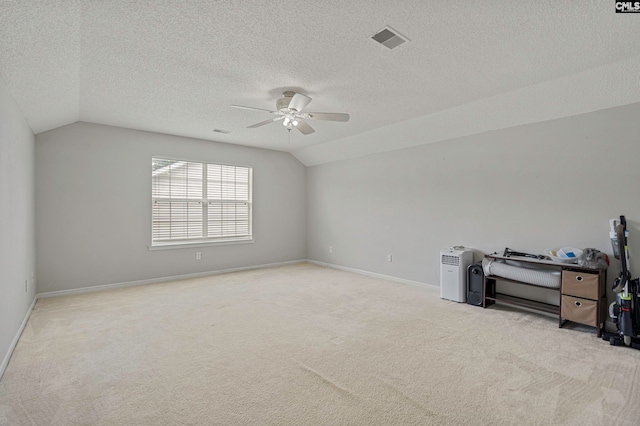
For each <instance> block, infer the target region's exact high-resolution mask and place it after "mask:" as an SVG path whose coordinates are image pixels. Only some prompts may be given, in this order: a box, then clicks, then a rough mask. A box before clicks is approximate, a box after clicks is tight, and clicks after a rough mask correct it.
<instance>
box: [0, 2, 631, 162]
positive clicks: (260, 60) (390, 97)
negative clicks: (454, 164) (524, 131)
mask: <svg viewBox="0 0 640 426" xmlns="http://www.w3.org/2000/svg"><path fill="white" fill-rule="evenodd" d="M386 25H389V26H391V27H392V28H394V29H396V30H397V31H399V32H401V33H402V34H403V35H405V36H407V37H408V38H409V39H410V40H411V41H410V42H409V43H405V44H403V45H401V46H400V47H398V48H396V49H394V50H389V49H387V48H386V47H383V46H381V45H379V44H377V43H376V42H374V41H373V40H371V39H370V36H371V35H372V34H374V33H375V32H377V31H378V30H379V29H381V28H383V27H384V26H386ZM637 40H640V15H637V14H616V13H615V12H614V4H613V2H610V1H584V0H582V1H573V0H563V1H559V0H554V1H550V0H539V1H535V2H513V1H510V0H503V1H475V0H468V1H459V2H450V1H439V0H432V1H428V2H426V1H424V0H420V1H415V0H388V1H384V2H382V1H371V0H368V1H329V0H315V1H313V2H301V1H296V2H293V1H278V2H274V1H255V0H252V1H244V0H243V1H210V0H208V1H189V2H175V1H169V0H167V1H159V0H157V1H133V0H131V1H117V0H113V1H96V0H94V1H88V0H87V1H70V0H69V1H64V0H59V1H37V0H34V1H7V0H5V1H2V2H0V73H1V75H2V77H3V79H4V80H5V82H6V83H7V86H8V87H9V90H10V91H11V93H12V94H13V96H14V98H15V99H16V101H17V103H18V104H19V105H20V107H21V108H22V110H23V112H24V114H25V116H26V118H27V121H28V122H29V124H30V125H31V127H32V129H33V131H34V132H35V133H36V134H37V133H40V132H43V131H47V130H50V129H53V128H56V127H59V126H62V125H66V124H69V123H73V122H76V121H79V120H80V121H87V122H93V123H100V124H107V125H114V126H121V127H128V128H133V129H140V130H147V131H154V132H161V133H167V134H174V135H181V136H189V137H195V138H200V139H207V140H216V141H221V142H229V143H236V144H242V145H248V146H256V147H262V148H268V149H276V150H283V151H290V152H293V153H294V154H296V155H297V156H298V157H299V158H301V160H302V161H303V162H304V163H305V164H318V163H321V162H326V161H334V160H336V159H340V156H337V157H336V156H335V155H334V156H333V157H332V156H331V155H328V154H327V152H328V151H332V152H336V150H338V151H339V150H340V146H341V145H340V143H341V141H343V142H344V143H343V146H346V145H350V146H351V148H350V153H349V155H346V156H347V157H348V156H357V155H358V152H361V153H363V154H364V153H368V152H370V150H369V151H367V148H366V147H364V146H363V144H364V143H363V142H362V140H363V136H362V135H365V137H366V139H371V140H373V142H372V143H373V144H376V145H384V146H377V147H376V148H375V150H376V151H381V150H389V149H394V147H401V146H402V143H403V142H402V141H398V140H395V138H394V137H393V135H394V134H397V133H396V132H395V130H397V129H400V133H401V127H400V128H399V127H398V126H402V125H398V124H397V123H400V122H407V123H414V124H415V123H419V124H420V125H421V131H422V132H424V134H425V135H426V136H428V135H429V133H430V132H429V129H430V127H429V126H434V131H437V132H440V133H441V135H440V133H438V134H439V135H440V136H438V137H439V138H440V139H446V138H447V137H448V136H447V135H449V136H451V135H453V136H455V134H456V132H455V131H454V130H455V128H456V127H457V125H456V122H455V119H453V118H452V117H454V115H453V114H457V113H458V111H460V112H464V114H465V116H459V117H458V120H464V121H465V127H468V128H469V129H475V130H469V131H483V130H487V129H486V128H483V127H482V123H483V122H484V121H486V116H485V115H482V114H479V112H482V111H485V112H486V109H487V108H497V106H496V105H499V104H503V103H504V102H503V101H501V99H502V98H500V96H503V97H505V99H510V98H511V97H513V95H514V94H518V93H522V95H523V96H525V95H526V94H527V93H528V94H529V97H528V98H527V101H526V103H527V106H526V108H521V109H518V110H517V111H518V116H517V117H516V116H515V114H510V115H512V116H513V117H510V118H509V120H510V121H509V120H507V121H504V122H500V120H498V121H497V122H496V123H492V126H493V127H500V126H507V125H509V123H524V122H533V121H536V120H539V119H549V118H554V117H556V116H566V115H571V114H575V113H580V112H583V111H582V110H581V108H583V105H584V103H585V102H588V103H589V110H597V109H601V108H605V107H610V106H615V105H611V103H612V102H611V99H609V98H608V96H607V91H606V90H600V91H597V92H598V97H597V98H595V97H593V96H592V98H590V99H589V100H585V99H582V98H581V97H579V96H578V97H577V98H576V99H573V97H572V96H568V98H570V99H566V100H563V99H560V100H556V99H552V98H553V94H554V93H557V90H556V89H554V87H556V86H555V85H554V84H551V83H550V82H561V81H565V82H566V84H564V85H563V86H562V87H572V86H571V81H572V79H573V78H574V77H575V79H580V78H582V77H584V75H585V74H584V73H588V72H591V71H593V74H590V75H591V77H589V78H588V79H586V80H585V81H586V83H585V84H588V85H589V86H587V87H585V86H584V85H582V86H576V87H575V90H583V91H589V87H594V85H595V87H599V86H598V85H599V84H601V85H603V88H604V89H606V85H607V84H609V83H608V80H607V78H612V77H611V76H612V75H613V76H615V75H616V73H617V72H620V73H624V75H627V74H628V72H629V68H630V67H631V69H632V72H633V71H635V74H636V75H637V74H640V73H638V69H637V65H638V61H637V60H636V59H637V58H640V43H637ZM617 64H620V65H617ZM598 70H600V74H599V73H598ZM602 70H604V71H602ZM600 75H601V76H602V77H598V76H600ZM581 76H582V77H581ZM607 76H608V77H607ZM621 77H622V76H621ZM576 81H577V80H576ZM545 84H546V85H545ZM537 87H539V88H540V92H536V91H532V90H531V88H537ZM285 89H294V90H296V91H300V92H303V93H305V94H307V95H308V96H310V97H312V98H313V101H312V102H311V104H310V105H309V106H308V107H307V110H310V111H320V112H346V113H349V114H351V121H350V122H348V123H333V122H318V121H311V122H310V124H312V125H313V126H314V128H315V129H316V133H314V134H311V135H309V136H302V135H301V134H299V133H296V132H295V131H294V132H292V134H291V141H289V138H288V135H287V132H286V130H285V129H284V127H283V126H281V125H279V124H271V125H268V126H265V127H260V128H257V129H247V128H246V126H248V125H250V124H254V123H256V122H259V121H262V120H264V119H267V118H269V116H268V115H267V114H266V113H261V112H256V111H249V110H240V109H233V108H229V105H231V104H240V105H248V106H254V107H258V108H265V109H273V108H274V106H275V99H276V98H278V97H279V96H280V95H281V93H282V91H283V90H285ZM585 89H586V90H585ZM601 89H602V88H601ZM545 91H546V92H548V93H549V95H550V96H536V95H535V94H536V93H546V92H545ZM600 92H602V93H600ZM600 98H602V99H600ZM552 101H553V102H563V101H564V102H565V103H566V105H565V107H564V108H560V110H558V111H557V112H555V111H556V110H557V109H558V108H556V107H555V106H554V104H552V103H551V102H552ZM638 101H640V92H638V89H637V88H634V89H632V90H631V91H629V92H626V94H625V96H621V99H619V100H617V103H632V102H638ZM572 102H573V103H572ZM614 103H616V102H614ZM574 104H575V105H574ZM492 105H493V106H492ZM474 106H475V107H474ZM474 108H475V109H474ZM498 110H499V109H497V110H496V111H498ZM446 111H449V112H450V113H449V117H448V118H446V119H444V120H438V117H442V114H443V112H446ZM543 111H552V113H551V114H549V113H542V114H541V112H543ZM445 115H446V114H445ZM407 120H408V121H407ZM416 120H417V121H416ZM469 120H471V121H472V122H471V123H469ZM473 120H476V122H477V123H476V124H477V125H476V126H475V127H474V125H473V124H474V123H473ZM443 123H444V124H446V125H447V128H449V129H450V130H449V133H447V131H441V129H438V125H439V124H443ZM425 126H426V127H425ZM214 128H218V129H226V130H231V133H229V134H219V133H214V132H213V129H214ZM376 129H377V130H376ZM385 129H387V130H388V129H394V132H389V131H386V132H385ZM376 131H381V133H380V137H382V138H384V140H375V139H376V134H375V132H376ZM414 139H415V138H414ZM429 141H432V140H430V139H429V138H428V137H427V138H426V139H425V142H429ZM416 143H419V141H417V142H415V143H413V144H416ZM359 146H360V148H358V147H359ZM323 147H324V148H323ZM323 150H324V152H321V151H323Z"/></svg>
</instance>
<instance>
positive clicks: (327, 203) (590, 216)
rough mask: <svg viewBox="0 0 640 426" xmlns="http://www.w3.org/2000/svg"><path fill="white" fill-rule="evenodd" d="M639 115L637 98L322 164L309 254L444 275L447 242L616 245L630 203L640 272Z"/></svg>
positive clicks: (421, 277) (311, 199) (316, 171)
mask: <svg viewBox="0 0 640 426" xmlns="http://www.w3.org/2000/svg"><path fill="white" fill-rule="evenodd" d="M639 116H640V104H633V105H629V106H625V107H618V108H612V109H607V110H602V111H598V112H594V113H589V114H584V115H579V116H574V117H569V118H563V119H558V120H553V121H547V122H542V123H537V124H530V125H522V126H517V127H513V128H509V129H504V130H499V131H493V132H487V133H482V134H477V135H473V136H468V137H463V138H458V139H454V140H449V141H444V142H438V143H433V144H427V145H422V146H418V147H413V148H407V149H404V150H399V151H394V152H388V153H381V154H375V155H371V156H367V157H362V158H358V159H352V160H345V161H341V162H335V163H330V164H326V165H319V166H314V167H310V168H308V170H307V192H308V195H307V197H308V198H307V202H308V205H307V211H308V214H309V216H308V254H309V257H310V258H311V259H314V260H317V261H320V262H327V263H332V264H336V265H341V266H346V267H350V268H356V269H361V270H365V271H370V272H375V273H380V274H385V275H390V276H394V277H398V278H403V279H408V280H413V281H419V282H422V283H429V284H436V285H438V284H439V264H438V260H439V251H440V249H442V248H446V247H450V246H452V245H464V246H467V247H471V248H474V249H476V250H478V251H480V252H484V253H491V252H494V251H502V250H504V248H505V247H510V248H512V249H515V250H520V251H525V252H541V251H543V250H544V249H547V248H552V247H558V246H566V245H568V246H574V247H580V248H585V247H595V248H597V249H599V250H602V251H605V252H607V253H609V254H610V253H611V246H610V243H609V237H608V231H609V224H608V220H609V219H610V218H614V217H618V216H619V215H620V214H624V215H626V217H627V219H628V221H629V229H630V231H631V238H630V248H631V253H632V269H633V272H634V276H638V275H639V274H640V190H639V189H638V188H639V184H640V164H639V163H638V159H639V158H640V120H638V117H639ZM460 119H461V120H464V117H460ZM424 132H425V134H428V132H429V129H428V128H425V129H424ZM329 246H332V247H333V253H332V254H330V253H329V251H328V247H329ZM388 254H392V255H393V261H392V262H391V263H389V262H387V260H386V259H387V255H388ZM611 257H612V259H613V256H612V255H611ZM479 258H481V255H476V259H479ZM634 259H636V260H635V261H634ZM612 263H613V265H614V267H613V268H610V270H609V280H610V281H611V279H612V278H613V277H614V276H616V275H617V274H618V269H617V268H618V262H617V261H616V260H615V259H613V261H612Z"/></svg>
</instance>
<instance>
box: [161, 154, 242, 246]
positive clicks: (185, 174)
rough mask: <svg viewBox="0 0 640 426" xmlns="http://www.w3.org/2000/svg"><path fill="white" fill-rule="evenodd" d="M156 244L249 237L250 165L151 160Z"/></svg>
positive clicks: (233, 239) (232, 239) (230, 239)
mask: <svg viewBox="0 0 640 426" xmlns="http://www.w3.org/2000/svg"><path fill="white" fill-rule="evenodd" d="M151 181H152V203H153V205H152V244H156V245H162V244H163V243H164V244H167V243H181V242H182V243H189V242H206V241H212V242H214V241H235V240H249V239H251V233H252V232H251V231H252V230H251V210H252V209H251V207H252V205H251V198H252V193H251V192H252V191H251V184H252V169H251V168H250V167H241V166H229V165H222V164H208V163H197V162H192V161H177V160H169V159H162V158H153V159H152V179H151Z"/></svg>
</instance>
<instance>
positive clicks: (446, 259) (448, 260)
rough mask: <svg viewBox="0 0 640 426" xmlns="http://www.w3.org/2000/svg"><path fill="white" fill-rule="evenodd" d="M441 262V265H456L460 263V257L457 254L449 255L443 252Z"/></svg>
mask: <svg viewBox="0 0 640 426" xmlns="http://www.w3.org/2000/svg"><path fill="white" fill-rule="evenodd" d="M442 264H443V265H453V266H458V265H459V264H460V257H458V256H449V255H446V254H443V255H442Z"/></svg>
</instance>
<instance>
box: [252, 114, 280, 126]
mask: <svg viewBox="0 0 640 426" xmlns="http://www.w3.org/2000/svg"><path fill="white" fill-rule="evenodd" d="M283 119H284V116H282V117H276V118H270V119H268V120H264V121H261V122H259V123H256V124H252V125H251V126H247V129H255V128H256V127H260V126H264V125H266V124H269V123H273V122H274V121H278V120H283Z"/></svg>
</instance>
